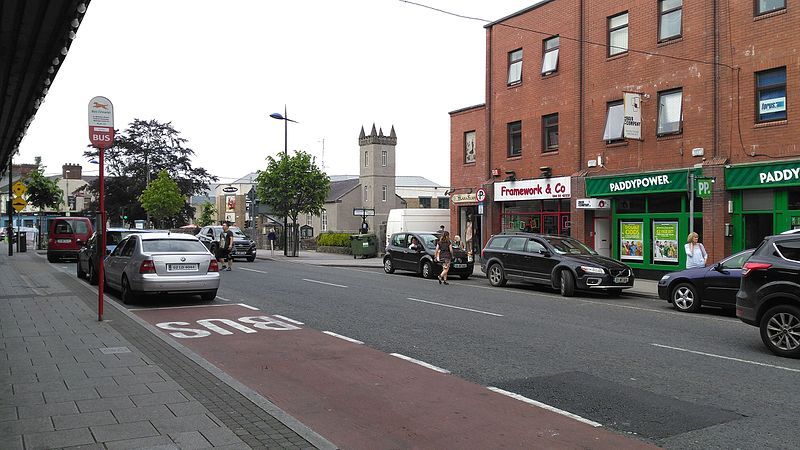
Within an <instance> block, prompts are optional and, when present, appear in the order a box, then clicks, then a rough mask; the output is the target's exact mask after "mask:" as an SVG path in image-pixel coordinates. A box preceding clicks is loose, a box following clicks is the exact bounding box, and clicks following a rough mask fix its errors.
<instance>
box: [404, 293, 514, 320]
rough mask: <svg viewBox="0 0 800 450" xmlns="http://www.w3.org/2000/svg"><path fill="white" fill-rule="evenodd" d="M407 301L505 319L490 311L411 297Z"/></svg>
mask: <svg viewBox="0 0 800 450" xmlns="http://www.w3.org/2000/svg"><path fill="white" fill-rule="evenodd" d="M407 299H408V300H411V301H412V302H420V303H428V304H431V305H436V306H444V307H446V308H454V309H461V310H464V311H470V312H475V313H479V314H486V315H489V316H497V317H503V315H502V314H497V313H493V312H488V311H481V310H479V309H470V308H462V307H460V306H453V305H445V304H444V303H436V302H429V301H427V300H420V299H418V298H411V297H407Z"/></svg>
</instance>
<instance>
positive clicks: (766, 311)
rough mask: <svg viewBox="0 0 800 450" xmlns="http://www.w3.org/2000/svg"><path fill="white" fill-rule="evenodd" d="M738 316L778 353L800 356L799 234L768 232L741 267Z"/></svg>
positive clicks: (737, 303) (737, 301) (793, 356)
mask: <svg viewBox="0 0 800 450" xmlns="http://www.w3.org/2000/svg"><path fill="white" fill-rule="evenodd" d="M736 316H737V317H739V319H741V320H742V321H743V322H745V323H747V324H750V325H753V326H757V327H759V328H760V329H761V340H762V341H764V345H766V346H767V348H768V349H769V350H770V351H771V352H772V353H775V354H776V355H778V356H785V357H789V358H800V234H784V235H777V236H768V237H766V238H764V241H763V242H761V245H759V246H758V248H757V249H756V251H755V252H753V256H751V257H750V259H748V260H747V262H746V263H745V264H744V267H743V268H742V284H741V285H740V287H739V292H738V293H737V294H736Z"/></svg>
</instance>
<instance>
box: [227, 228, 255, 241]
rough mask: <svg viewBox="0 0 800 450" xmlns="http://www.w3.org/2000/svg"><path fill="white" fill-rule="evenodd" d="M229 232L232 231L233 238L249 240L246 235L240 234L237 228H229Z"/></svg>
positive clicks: (240, 231)
mask: <svg viewBox="0 0 800 450" xmlns="http://www.w3.org/2000/svg"><path fill="white" fill-rule="evenodd" d="M229 230H231V231H233V237H234V238H245V239H250V238H249V237H247V235H246V234H244V233H242V230H240V229H239V228H238V227H230V228H229Z"/></svg>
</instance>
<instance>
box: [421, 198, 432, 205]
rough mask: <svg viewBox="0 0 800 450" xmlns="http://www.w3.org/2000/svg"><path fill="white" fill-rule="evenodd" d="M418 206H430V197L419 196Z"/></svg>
mask: <svg viewBox="0 0 800 450" xmlns="http://www.w3.org/2000/svg"><path fill="white" fill-rule="evenodd" d="M419 207H420V208H430V207H431V198H430V197H420V198H419Z"/></svg>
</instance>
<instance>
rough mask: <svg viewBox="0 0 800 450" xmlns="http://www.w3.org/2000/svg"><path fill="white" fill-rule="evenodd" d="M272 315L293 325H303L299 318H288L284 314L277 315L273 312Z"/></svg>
mask: <svg viewBox="0 0 800 450" xmlns="http://www.w3.org/2000/svg"><path fill="white" fill-rule="evenodd" d="M272 316H273V317H277V318H278V319H283V320H285V321H287V322H291V323H293V324H295V325H305V324H304V323H303V322H300V321H299V320H294V319H290V318H288V317H286V316H279V315H277V314H273V315H272Z"/></svg>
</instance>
